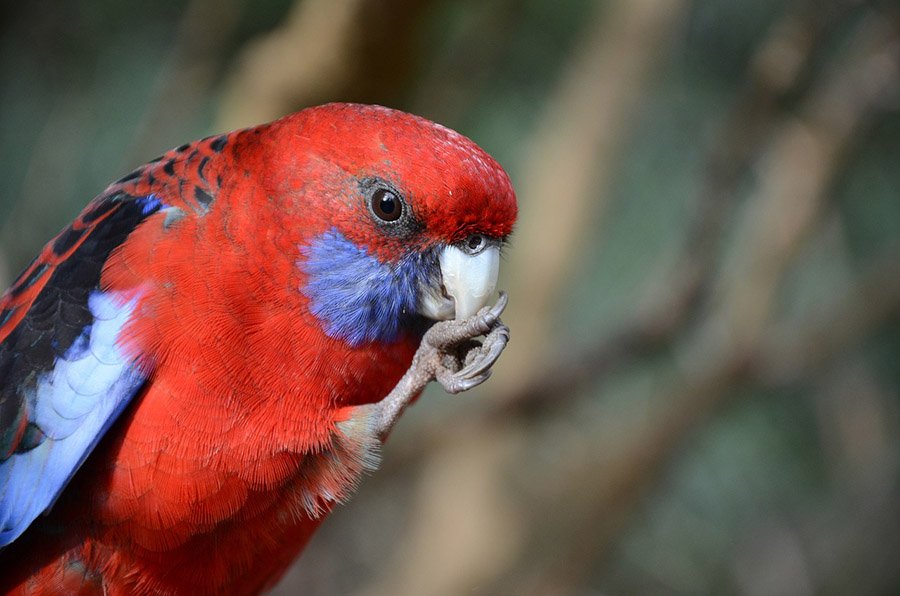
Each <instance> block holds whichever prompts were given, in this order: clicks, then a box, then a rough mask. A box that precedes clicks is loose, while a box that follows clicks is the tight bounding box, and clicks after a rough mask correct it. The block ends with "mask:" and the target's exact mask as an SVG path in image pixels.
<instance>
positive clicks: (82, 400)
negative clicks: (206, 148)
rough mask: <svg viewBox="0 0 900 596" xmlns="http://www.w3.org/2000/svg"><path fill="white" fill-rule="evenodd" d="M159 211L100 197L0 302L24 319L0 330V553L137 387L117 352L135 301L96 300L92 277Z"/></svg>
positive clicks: (61, 485)
mask: <svg viewBox="0 0 900 596" xmlns="http://www.w3.org/2000/svg"><path fill="white" fill-rule="evenodd" d="M162 207H163V205H162V203H161V202H160V201H159V200H158V199H156V198H155V197H152V196H151V197H130V196H127V195H122V194H116V195H111V196H107V197H100V198H99V199H97V200H96V201H94V202H93V203H92V204H91V205H90V206H89V207H88V209H87V210H86V211H85V213H84V214H82V216H81V218H79V220H76V222H75V223H74V224H73V225H72V226H70V227H69V228H67V229H66V230H64V231H63V232H62V233H61V234H60V235H59V236H58V237H57V239H56V240H55V241H54V242H51V243H50V244H48V248H45V250H44V252H43V253H42V255H41V257H40V258H39V259H37V260H36V261H35V262H34V263H33V264H32V265H30V266H29V268H28V269H26V271H25V272H24V273H23V275H22V276H20V279H19V280H18V281H17V282H16V284H15V285H14V286H13V287H12V288H11V289H10V290H9V291H8V292H7V293H6V294H5V295H4V296H3V298H2V299H0V310H3V311H4V312H15V311H17V310H20V311H21V312H24V314H23V315H20V316H19V318H18V319H15V318H13V317H12V316H7V317H6V320H5V321H4V325H3V326H0V338H2V342H0V547H2V546H6V545H7V544H9V543H11V542H12V541H14V540H15V539H16V538H17V537H19V536H20V535H21V534H22V533H23V532H24V531H25V530H26V529H27V528H28V526H29V525H30V524H31V523H32V522H33V521H34V519H35V518H37V516H39V515H40V514H41V513H43V512H45V511H47V510H48V509H49V508H50V507H52V506H53V503H54V502H55V501H56V499H57V498H59V496H60V494H61V493H62V491H63V490H64V489H65V487H66V484H68V482H69V480H70V479H71V478H72V476H73V475H74V474H75V472H76V471H77V470H78V468H79V467H80V466H81V464H82V463H83V462H84V460H85V459H86V458H87V457H88V456H89V455H90V453H91V451H92V450H93V449H94V447H95V446H96V445H97V443H98V441H100V439H101V438H102V437H103V435H104V434H105V433H106V432H107V430H108V429H109V428H110V426H111V425H112V424H113V423H114V422H115V420H116V418H117V417H118V416H119V414H121V412H122V411H123V410H124V408H125V407H126V406H127V405H128V403H129V402H130V401H131V400H132V398H134V396H135V395H137V394H138V392H139V391H140V389H141V387H142V386H143V384H144V382H145V380H146V379H145V375H144V374H143V373H142V372H141V371H140V369H139V368H138V367H137V365H136V364H135V363H134V361H133V359H132V358H131V357H130V356H129V355H127V354H125V353H124V352H123V350H122V349H121V346H120V344H119V336H120V334H121V331H122V329H123V327H124V326H125V325H126V324H127V322H128V320H129V318H130V317H131V315H132V311H133V310H134V308H135V304H136V301H137V300H138V297H136V296H133V295H132V296H130V297H129V298H128V299H125V298H124V297H122V296H118V295H116V294H114V293H110V292H104V291H102V290H101V288H100V276H101V273H102V268H103V264H104V263H105V262H106V260H107V258H108V257H109V254H110V252H112V250H113V249H114V248H115V247H116V246H119V245H121V243H122V242H124V241H125V239H126V238H127V236H128V234H130V233H131V231H133V230H134V229H135V227H137V225H139V224H140V223H141V222H142V221H143V220H144V219H146V218H147V217H148V216H149V215H151V214H153V213H155V212H156V211H158V210H160V209H161V208H162ZM98 214H99V215H98ZM73 230H74V231H73ZM62 240H65V242H63V241H62ZM56 250H59V251H62V252H55V251H56Z"/></svg>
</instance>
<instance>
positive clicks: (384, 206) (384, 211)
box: [372, 188, 403, 221]
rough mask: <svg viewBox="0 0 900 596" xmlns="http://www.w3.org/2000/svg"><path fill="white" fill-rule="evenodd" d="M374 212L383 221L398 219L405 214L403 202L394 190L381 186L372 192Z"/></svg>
mask: <svg viewBox="0 0 900 596" xmlns="http://www.w3.org/2000/svg"><path fill="white" fill-rule="evenodd" d="M372 213H374V214H375V217H377V218H378V219H380V220H382V221H397V220H398V219H400V216H401V215H403V203H402V202H401V201H400V197H398V196H397V195H396V194H394V193H393V192H391V191H389V190H387V189H386V188H379V189H377V190H376V191H375V192H373V193H372Z"/></svg>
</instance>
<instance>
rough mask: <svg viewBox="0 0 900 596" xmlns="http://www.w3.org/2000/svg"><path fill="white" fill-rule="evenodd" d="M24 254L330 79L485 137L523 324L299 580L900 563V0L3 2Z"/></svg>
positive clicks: (862, 588) (336, 520)
mask: <svg viewBox="0 0 900 596" xmlns="http://www.w3.org/2000/svg"><path fill="white" fill-rule="evenodd" d="M0 30H2V34H0V281H2V282H3V286H4V287H5V285H6V284H8V283H9V281H10V278H11V276H12V275H14V274H15V273H17V272H18V271H19V270H20V269H21V268H22V267H23V266H24V265H25V264H26V263H27V262H28V261H29V260H30V258H31V257H32V256H33V255H34V254H35V252H36V251H37V250H38V249H39V247H40V246H41V245H43V243H44V242H46V241H47V240H48V239H49V238H50V237H51V236H53V235H54V234H55V233H56V232H57V231H58V230H59V229H60V228H61V227H62V226H63V225H64V224H65V223H67V222H68V221H69V220H70V219H71V218H72V217H73V216H74V215H75V214H76V213H77V212H78V211H79V210H80V209H81V207H82V206H83V205H84V204H85V203H86V202H87V201H88V200H89V199H90V198H91V197H93V196H94V195H95V194H97V193H98V192H100V191H101V190H102V189H103V188H104V187H105V185H106V184H107V183H108V182H110V181H111V180H114V179H116V178H118V177H120V176H121V175H122V174H124V173H127V172H128V171H130V170H131V169H132V168H133V167H135V166H137V165H139V164H141V163H143V162H145V161H147V160H148V159H150V158H152V157H154V156H156V155H157V154H159V153H161V152H163V151H164V150H166V149H167V148H169V147H172V146H175V145H178V144H181V143H182V142H185V141H188V140H191V139H194V138H198V137H202V136H205V135H207V134H211V133H214V132H220V131H225V130H230V129H233V128H237V127H242V126H248V125H252V124H257V123H260V122H263V121H267V120H271V119H274V118H277V117H279V116H281V115H284V114H286V113H288V112H291V111H295V110H297V109H300V108H302V107H305V106H309V105H315V104H318V103H323V102H327V101H337V100H341V101H362V102H369V103H381V104H385V105H388V106H392V107H397V108H401V109H404V110H407V111H412V112H415V113H418V114H420V115H423V116H426V117H428V118H431V119H434V120H437V121H439V122H441V123H443V124H446V125H448V126H450V127H452V128H455V129H457V130H459V131H461V132H462V133H464V134H466V135H467V136H469V137H471V138H473V139H475V140H476V142H478V143H479V144H481V145H482V146H483V147H484V148H485V149H487V150H488V151H489V152H491V153H492V154H493V155H494V156H495V157H497V159H498V160H499V161H500V162H501V163H502V164H503V165H504V166H505V167H506V168H507V170H508V171H509V173H510V175H511V177H512V179H513V181H514V183H515V185H516V188H517V190H518V194H519V199H520V205H521V217H520V222H519V224H518V228H517V232H516V234H515V237H514V239H513V242H512V245H511V247H510V249H509V251H508V253H507V255H506V259H505V263H504V265H503V267H502V269H503V280H502V284H501V285H502V287H504V288H505V289H507V290H508V291H509V293H510V296H511V306H510V308H509V310H508V311H507V314H506V315H505V316H504V319H505V321H506V322H507V323H508V324H509V326H510V327H511V328H512V336H513V339H512V343H511V345H510V347H509V349H508V351H507V353H506V354H504V357H503V358H501V360H500V363H499V364H498V366H497V367H496V372H495V375H494V377H493V378H492V379H491V381H489V382H488V383H487V384H486V385H485V386H484V387H482V388H480V389H479V390H477V391H473V392H470V393H467V394H464V395H459V396H449V395H446V394H444V393H442V392H441V391H440V390H439V389H434V390H429V392H428V393H427V394H426V395H425V396H424V397H423V399H421V400H420V402H419V404H418V405H417V406H416V407H415V408H413V409H412V410H411V411H409V412H408V413H407V415H406V416H405V418H404V420H403V421H402V423H401V424H400V425H399V427H398V430H397V431H396V432H395V433H394V436H392V440H391V442H390V444H389V445H388V446H387V448H386V450H385V454H384V463H383V466H382V469H381V470H380V471H379V472H378V473H377V474H376V475H374V476H373V477H371V478H369V479H367V480H366V482H365V483H364V484H363V486H362V488H361V489H360V490H359V492H358V494H357V495H356V497H355V498H354V499H353V500H352V501H351V502H350V503H349V504H348V505H346V506H344V507H341V508H340V509H339V510H338V511H337V512H336V513H335V514H334V515H332V516H331V518H330V519H329V520H328V521H327V522H326V524H325V525H324V527H323V529H322V530H321V531H320V533H319V534H318V535H317V536H316V538H315V539H314V540H313V542H312V544H311V546H310V547H309V549H308V550H307V551H306V553H305V554H304V555H303V556H302V557H301V559H300V560H299V561H298V563H297V564H296V565H295V567H294V568H293V569H292V570H291V571H290V572H289V573H288V575H287V576H286V577H285V578H284V580H283V581H282V583H281V584H280V585H279V587H278V588H277V589H276V590H275V593H277V594H295V593H298V592H300V593H304V594H314V595H329V594H357V595H367V596H378V595H389V594H409V595H420V594H437V595H455V594H467V593H475V594H541V595H543V594H704V593H705V594H747V595H777V594H798V595H803V594H896V593H898V591H900V434H898V430H900V359H898V356H900V3H897V2H896V1H890V2H889V1H887V0H884V1H881V2H878V1H863V0H818V1H816V0H694V1H689V0H605V1H600V0H598V1H591V0H571V1H568V2H559V1H557V0H497V1H491V2H482V1H479V0H463V1H450V0H339V1H334V0H272V1H265V2H260V1H251V0H191V1H177V0H157V1H155V2H144V1H140V0H69V1H66V2H62V1H53V0H33V1H31V2H4V3H3V4H2V5H0Z"/></svg>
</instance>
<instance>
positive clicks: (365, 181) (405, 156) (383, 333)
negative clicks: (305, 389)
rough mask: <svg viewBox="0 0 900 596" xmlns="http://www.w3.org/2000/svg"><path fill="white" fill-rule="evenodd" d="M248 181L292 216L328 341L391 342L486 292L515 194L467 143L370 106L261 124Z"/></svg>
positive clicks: (467, 309) (305, 286)
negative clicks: (257, 162) (254, 170)
mask: <svg viewBox="0 0 900 596" xmlns="http://www.w3.org/2000/svg"><path fill="white" fill-rule="evenodd" d="M260 155H261V156H262V157H261V159H263V160H264V161H265V162H266V164H265V165H266V167H264V168H261V169H260V170H259V171H264V172H273V173H278V175H272V176H270V177H264V178H263V179H262V180H259V183H260V184H262V185H263V186H264V187H266V193H267V195H268V196H271V197H281V200H282V205H281V210H282V211H283V212H285V213H290V214H292V217H294V218H295V219H297V220H299V221H300V222H301V223H300V224H299V225H297V226H296V227H297V229H299V230H301V232H302V238H300V239H299V241H298V245H299V246H300V254H299V257H298V259H297V263H296V266H297V267H298V269H299V271H300V274H301V281H300V285H301V288H300V290H301V292H302V293H303V294H304V295H305V296H306V297H307V298H308V300H309V310H310V312H311V313H312V314H313V315H314V316H315V317H317V318H318V319H319V320H320V322H321V323H322V324H323V326H324V329H325V331H326V333H327V334H328V335H329V336H331V337H334V338H339V339H343V340H345V341H348V342H349V343H350V344H351V345H359V344H362V343H365V342H369V341H391V340H393V339H396V338H397V336H398V334H399V333H400V332H402V331H403V329H404V326H405V324H406V323H407V322H409V321H411V320H413V319H416V318H421V317H425V318H428V319H434V320H442V319H452V318H457V319H463V318H467V317H469V316H471V315H472V314H474V313H476V312H477V311H478V310H479V309H480V308H481V307H482V306H484V305H485V304H487V302H488V301H489V300H490V299H491V297H492V296H493V293H494V291H495V289H496V285H497V276H498V270H499V262H500V249H501V245H502V244H503V242H504V240H505V239H506V238H507V236H508V235H509V234H510V233H511V232H512V228H513V224H514V222H515V218H516V211H517V209H516V198H515V193H514V191H513V188H512V185H511V183H510V180H509V177H508V176H507V174H506V172H504V170H503V169H502V168H501V166H500V165H499V164H498V163H497V162H496V161H495V160H494V159H493V158H492V157H491V156H490V155H488V154H487V153H485V152H484V151H483V150H482V149H481V148H479V147H478V146H477V145H476V144H475V143H474V142H472V141H471V140H469V139H468V138H466V137H464V136H462V135H460V134H458V133H456V132H454V131H452V130H450V129H448V128H445V127H443V126H441V125H438V124H435V123H433V122H430V121H428V120H425V119H423V118H419V117H417V116H413V115H410V114H406V113H403V112H399V111H396V110H390V109H387V108H383V107H378V106H364V105H356V104H329V105H325V106H320V107H317V108H311V109H307V110H304V111H302V112H299V113H297V114H294V115H292V116H288V117H287V118H284V119H282V120H279V121H276V122H275V123H273V124H271V125H269V128H268V130H267V134H266V135H265V145H264V147H263V148H262V151H261V153H260Z"/></svg>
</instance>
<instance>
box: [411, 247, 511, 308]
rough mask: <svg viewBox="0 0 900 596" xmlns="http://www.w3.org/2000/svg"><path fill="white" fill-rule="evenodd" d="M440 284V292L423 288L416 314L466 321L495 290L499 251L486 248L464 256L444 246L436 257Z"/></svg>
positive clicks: (460, 250)
mask: <svg viewBox="0 0 900 596" xmlns="http://www.w3.org/2000/svg"><path fill="white" fill-rule="evenodd" d="M438 262H439V263H440V267H441V278H442V280H443V292H441V289H440V288H431V287H427V288H426V287H423V288H422V293H421V295H422V298H421V304H420V306H419V312H420V313H421V314H423V315H424V316H426V317H429V318H432V319H437V320H448V319H452V318H456V319H457V320H459V319H467V318H469V317H471V316H472V315H474V314H475V313H477V312H478V311H479V310H480V309H481V308H482V307H483V306H485V305H487V303H488V302H489V301H490V299H491V296H492V295H493V294H494V290H496V289H497V276H498V275H499V273H500V247H499V246H487V247H485V248H484V249H483V250H482V251H481V252H479V253H477V254H468V253H466V252H465V251H463V250H462V249H459V248H457V247H455V246H447V247H445V248H444V249H443V250H442V251H441V254H440V256H439V257H438Z"/></svg>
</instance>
